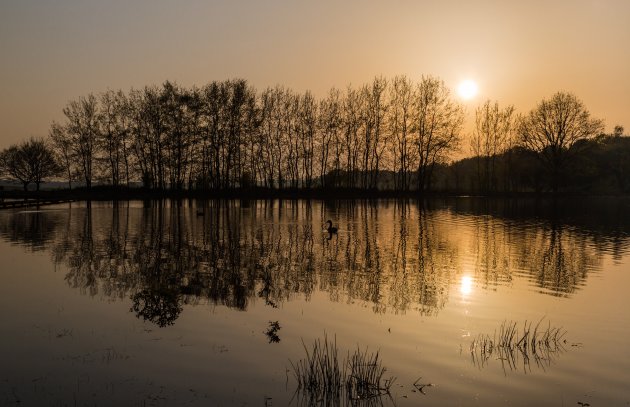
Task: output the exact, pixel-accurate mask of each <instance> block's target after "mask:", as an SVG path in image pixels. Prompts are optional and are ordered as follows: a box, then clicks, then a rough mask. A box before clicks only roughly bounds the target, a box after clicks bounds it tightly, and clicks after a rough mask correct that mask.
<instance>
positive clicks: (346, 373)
mask: <svg viewBox="0 0 630 407" xmlns="http://www.w3.org/2000/svg"><path fill="white" fill-rule="evenodd" d="M302 345H303V347H304V351H305V353H306V357H305V358H304V359H300V360H299V361H298V362H296V363H293V362H292V361H290V363H291V366H292V369H293V374H294V376H295V379H296V380H297V383H298V389H297V390H298V392H299V393H301V395H302V396H305V398H307V399H309V400H316V401H318V402H323V403H324V405H338V404H339V403H340V401H342V400H347V401H350V402H354V401H358V400H366V401H369V400H377V399H379V398H380V397H381V396H384V395H389V394H390V388H391V386H392V383H393V382H394V380H395V378H393V377H389V378H385V372H386V371H387V369H385V367H383V366H382V365H381V361H380V359H379V352H378V351H377V352H375V353H371V352H369V351H368V350H367V349H365V350H363V351H361V349H359V348H357V350H355V351H354V352H353V353H352V354H350V352H348V353H347V356H346V357H345V358H344V359H343V360H340V358H339V349H338V348H337V340H336V338H335V339H333V340H328V337H327V336H324V339H323V340H321V339H317V340H316V341H315V342H314V343H313V345H312V346H311V347H310V348H309V347H308V346H306V344H305V343H304V342H302Z"/></svg>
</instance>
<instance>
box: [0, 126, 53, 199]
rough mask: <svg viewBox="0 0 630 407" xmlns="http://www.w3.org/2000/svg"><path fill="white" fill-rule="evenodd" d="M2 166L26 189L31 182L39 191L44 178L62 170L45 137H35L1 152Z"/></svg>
mask: <svg viewBox="0 0 630 407" xmlns="http://www.w3.org/2000/svg"><path fill="white" fill-rule="evenodd" d="M0 167H1V168H2V169H3V170H4V172H6V173H7V174H9V175H10V176H12V177H14V178H16V179H17V180H18V181H20V182H21V183H22V185H23V187H24V190H25V191H26V190H27V189H28V185H29V184H30V183H31V182H34V183H35V185H36V188H37V190H38V191H39V186H40V184H41V182H42V181H43V180H44V178H48V177H50V176H54V175H57V174H58V173H59V171H60V167H59V165H58V164H57V161H56V159H55V155H54V153H53V152H52V148H50V147H49V145H48V144H47V143H46V141H44V140H43V139H34V138H31V139H30V140H28V141H26V142H24V143H22V144H20V145H14V146H11V147H9V148H7V149H5V150H4V151H2V152H0Z"/></svg>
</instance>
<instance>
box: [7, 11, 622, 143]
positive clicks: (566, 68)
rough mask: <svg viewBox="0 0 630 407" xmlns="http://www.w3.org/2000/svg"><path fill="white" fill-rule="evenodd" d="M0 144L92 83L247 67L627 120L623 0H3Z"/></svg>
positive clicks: (261, 76)
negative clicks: (465, 87) (562, 94)
mask: <svg viewBox="0 0 630 407" xmlns="http://www.w3.org/2000/svg"><path fill="white" fill-rule="evenodd" d="M0 58H1V59H0V61H1V62H0V84H1V86H2V96H1V98H0V148H6V147H8V146H9V145H11V144H15V143H18V142H20V141H22V140H25V139H27V138H29V137H31V136H33V137H44V136H46V135H47V134H48V130H49V128H50V124H51V123H52V121H53V120H57V121H62V120H63V113H62V109H63V107H64V106H65V105H66V104H67V103H68V102H69V101H71V100H75V99H78V98H79V97H80V96H85V95H87V94H88V93H90V92H93V93H99V92H103V91H105V90H107V89H115V90H117V89H123V90H125V91H128V90H129V89H130V88H132V87H133V88H141V87H143V86H145V85H154V84H155V85H159V84H161V83H163V82H164V81H166V80H171V81H175V82H177V83H179V84H180V85H183V86H192V85H197V86H203V85H204V84H206V83H208V82H211V81H213V80H224V79H229V78H244V79H246V80H248V81H249V83H251V84H252V85H254V86H255V87H256V88H258V89H263V88H265V87H267V86H275V85H277V84H280V85H284V86H287V87H290V88H292V89H293V90H295V91H300V92H303V91H306V90H310V91H312V92H313V93H314V94H315V95H316V96H324V95H325V94H326V93H327V92H328V90H329V89H330V88H331V87H338V88H344V87H346V86H347V85H348V84H352V85H357V86H358V85H361V84H363V83H366V82H369V81H371V80H372V79H373V78H374V77H375V76H377V75H383V76H385V77H393V76H395V75H398V74H404V75H407V76H409V77H410V78H412V79H414V80H418V79H420V78H421V76H422V75H433V76H437V77H439V78H441V79H442V80H444V82H445V83H446V85H447V86H449V87H451V88H452V89H453V90H455V89H456V88H457V86H458V84H459V83H460V82H461V81H463V80H466V79H469V80H473V81H475V82H476V83H477V85H478V88H479V93H478V94H477V96H476V97H475V98H473V99H471V100H467V101H462V102H463V103H465V105H466V109H467V123H468V124H467V127H466V131H467V132H468V131H470V130H471V126H472V122H473V120H474V119H473V118H474V110H475V108H476V106H477V105H479V104H481V103H482V102H483V101H484V100H486V99H490V100H496V101H498V102H499V103H500V104H501V105H508V104H512V105H514V106H515V108H516V110H517V111H518V112H521V113H526V112H528V111H529V110H531V109H532V108H534V107H535V106H536V104H537V103H539V102H540V101H541V100H542V99H544V98H548V97H550V96H551V95H553V94H554V93H556V92H558V91H569V92H573V93H575V94H576V95H577V96H578V98H579V99H581V100H582V101H583V102H584V103H585V105H586V107H587V108H588V109H589V111H590V112H591V114H592V115H593V116H594V117H596V118H600V119H603V120H604V121H605V123H606V131H608V132H612V129H613V127H614V126H615V125H618V124H619V125H623V126H625V128H626V134H628V133H630V1H628V0H600V1H594V0H557V1H552V0H547V1H538V0H528V1H510V0H497V1H475V0H462V1H448V0H443V1H403V0H390V1H385V0H382V1H369V0H361V1H359V0H345V1H329V0H317V1H303V0H287V1H279V0H266V1H265V0H251V1H246V0H241V1H238V0H232V1H201V0H194V1H193V0H189V1H187V0H180V1H166V0H133V1H130V0H109V1H102V0H40V1H34V0H0Z"/></svg>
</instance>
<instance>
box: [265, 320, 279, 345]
mask: <svg viewBox="0 0 630 407" xmlns="http://www.w3.org/2000/svg"><path fill="white" fill-rule="evenodd" d="M279 330H280V323H279V322H278V321H269V328H267V330H266V331H265V335H267V339H269V343H278V342H280V336H278V331H279Z"/></svg>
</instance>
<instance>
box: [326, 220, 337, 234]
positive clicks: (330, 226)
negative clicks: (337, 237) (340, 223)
mask: <svg viewBox="0 0 630 407" xmlns="http://www.w3.org/2000/svg"><path fill="white" fill-rule="evenodd" d="M326 225H328V226H326V231H327V232H328V233H337V228H336V227H335V226H333V223H332V221H331V220H330V219H328V220H327V221H326Z"/></svg>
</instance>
